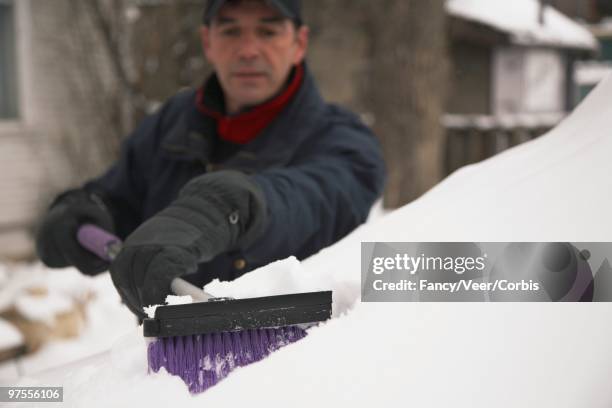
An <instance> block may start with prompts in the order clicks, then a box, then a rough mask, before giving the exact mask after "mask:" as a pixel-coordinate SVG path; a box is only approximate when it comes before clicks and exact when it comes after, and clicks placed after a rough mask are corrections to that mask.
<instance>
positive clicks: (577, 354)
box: [19, 78, 612, 408]
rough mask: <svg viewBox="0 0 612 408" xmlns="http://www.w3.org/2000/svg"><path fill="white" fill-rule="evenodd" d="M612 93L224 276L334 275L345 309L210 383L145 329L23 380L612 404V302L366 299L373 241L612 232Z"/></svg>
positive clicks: (137, 397)
mask: <svg viewBox="0 0 612 408" xmlns="http://www.w3.org/2000/svg"><path fill="white" fill-rule="evenodd" d="M610 100H612V78H608V79H607V80H605V81H604V82H603V83H601V84H600V86H599V87H598V88H597V89H596V90H594V91H593V92H592V93H591V94H590V95H589V97H588V98H587V99H586V100H585V102H584V103H583V104H582V105H581V106H580V107H579V108H578V109H577V110H576V111H575V112H574V113H573V114H572V115H570V117H569V118H568V119H566V120H565V121H564V122H563V123H562V124H561V125H560V126H559V127H558V128H556V129H554V130H553V131H551V132H550V133H548V134H547V135H545V136H543V137H541V138H539V139H536V140H534V141H532V142H529V143H527V144H524V145H520V146H518V147H516V148H514V149H512V150H509V151H507V152H505V153H503V154H501V155H499V156H497V157H494V158H492V159H489V160H487V161H485V162H482V163H480V164H477V165H472V166H469V167H466V168H463V169H461V170H459V171H458V172H456V173H455V174H453V175H452V176H451V177H449V178H448V179H446V180H445V181H443V182H442V183H440V184H439V185H438V186H436V187H435V188H434V189H433V190H431V191H430V192H429V193H428V194H426V195H425V196H423V197H422V198H421V199H419V200H418V201H416V202H414V203H412V204H410V205H408V206H406V207H404V208H402V209H400V210H398V211H394V212H392V213H390V214H389V215H387V216H385V217H383V218H382V219H380V220H378V221H376V222H373V223H371V224H367V225H365V226H364V227H362V228H360V229H359V230H357V231H355V232H354V233H353V234H351V235H350V236H349V237H347V238H345V239H344V240H342V241H341V242H339V243H337V244H336V245H334V246H333V247H330V248H328V249H326V250H324V251H322V252H321V253H319V254H317V255H315V256H313V257H311V258H310V259H308V260H306V261H304V262H302V263H300V262H298V261H297V260H296V259H293V258H291V259H288V260H285V261H281V262H277V263H274V264H271V265H269V266H268V267H266V268H262V269H260V270H258V271H255V272H252V273H249V274H246V275H245V276H244V277H242V278H240V279H239V280H237V281H235V282H232V283H219V282H215V283H213V284H211V285H209V286H208V287H207V288H206V289H207V290H208V291H209V292H211V293H212V294H214V295H216V296H235V297H250V296H260V295H267V294H278V293H292V292H304V291H310V290H318V289H332V290H333V291H334V310H335V313H334V315H335V316H334V318H333V319H332V320H330V321H329V322H327V323H325V324H323V325H320V326H319V327H316V328H313V329H311V330H310V333H309V336H308V337H307V338H305V339H303V340H302V341H299V342H297V343H295V344H292V345H289V346H287V347H285V348H283V349H281V350H279V351H278V352H275V353H273V354H272V355H271V356H270V357H268V358H266V359H265V360H263V361H261V362H260V363H257V364H253V365H251V366H248V367H244V368H240V369H237V370H235V371H234V372H233V373H232V374H231V375H230V376H229V377H228V378H227V379H225V380H224V381H222V382H221V383H220V384H219V385H217V386H216V387H214V388H212V389H210V390H209V391H207V392H205V393H203V394H201V395H198V396H195V397H192V396H190V395H189V393H188V391H187V388H186V386H185V385H184V384H183V383H182V382H181V381H180V380H179V379H178V378H176V377H172V376H169V375H167V374H166V373H163V372H162V373H158V374H155V375H147V368H146V356H145V353H146V345H145V342H144V341H143V340H142V337H141V335H140V334H139V333H129V334H128V335H126V336H125V337H124V338H123V340H121V341H119V342H117V343H116V344H115V346H114V347H113V348H112V349H111V350H109V351H107V352H105V353H104V354H101V355H99V356H94V357H92V358H90V359H89V360H85V361H83V362H81V363H79V364H75V365H73V366H69V367H64V368H62V369H59V370H55V371H52V372H48V373H46V374H45V375H38V376H35V377H33V378H29V379H23V380H22V381H20V382H19V385H50V384H55V385H63V386H64V387H65V388H64V398H65V403H64V405H62V406H67V407H68V406H75V407H76V406H87V407H98V406H99V407H106V406H119V407H132V406H147V407H165V406H170V405H171V406H181V407H191V406H193V407H202V406H232V407H234V406H269V407H280V406H283V407H284V406H289V405H290V406H292V407H313V406H367V405H375V406H397V405H406V406H415V407H448V406H453V407H470V408H474V407H491V406H495V407H518V406H521V407H523V406H524V407H536V406H537V407H555V408H561V407H577V406H580V407H590V408H598V407H602V408H603V407H610V406H612V392H611V391H610V378H612V348H611V347H610V344H612V325H610V315H611V313H612V305H610V304H606V303H602V304H596V303H593V304H575V303H573V304H553V303H544V304H540V303H537V304H536V303H518V304H513V303H491V304H484V303H465V304H464V303H362V302H360V301H359V298H360V246H361V242H362V241H425V242H430V241H476V242H481V241H502V242H505V241H568V242H576V241H611V240H612V217H611V216H610V211H609V209H610V208H612V178H611V177H610V174H612V160H610V152H612V104H610V103H609V101H610ZM126 313H127V312H126ZM49 406H50V405H49Z"/></svg>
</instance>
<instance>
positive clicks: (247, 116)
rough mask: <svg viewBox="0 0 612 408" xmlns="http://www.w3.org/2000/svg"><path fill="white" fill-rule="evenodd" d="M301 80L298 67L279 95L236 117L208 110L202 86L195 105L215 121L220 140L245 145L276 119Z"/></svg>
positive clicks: (298, 87)
mask: <svg viewBox="0 0 612 408" xmlns="http://www.w3.org/2000/svg"><path fill="white" fill-rule="evenodd" d="M303 78H304V67H303V66H302V65H298V66H297V67H296V70H295V75H293V79H292V80H291V82H290V83H289V85H288V86H287V87H286V88H285V90H284V91H283V92H282V93H281V94H280V95H278V96H276V97H274V98H273V99H272V100H270V101H268V102H266V103H264V104H261V105H259V106H256V107H254V108H253V109H250V110H248V111H246V112H244V113H240V114H238V115H234V116H227V115H224V114H222V113H220V112H217V111H215V110H212V109H210V108H208V107H207V106H206V105H205V101H204V97H205V95H204V86H202V87H201V88H200V89H199V90H198V93H197V97H196V105H197V107H198V110H199V111H200V112H202V113H203V114H205V115H207V116H210V117H212V118H213V119H215V120H216V121H217V133H218V134H219V136H220V137H221V138H222V139H224V140H226V141H228V142H232V143H237V144H246V143H249V142H250V141H252V140H253V139H255V138H256V137H257V135H259V134H260V133H261V131H262V130H264V129H265V128H266V127H267V126H268V125H269V124H270V123H271V122H272V121H273V120H274V119H276V117H277V116H278V114H279V113H280V112H281V111H282V110H283V108H284V107H285V106H286V105H287V104H288V103H289V102H290V101H291V99H292V98H293V97H294V96H295V94H296V93H297V91H298V90H299V89H300V86H301V84H302V79H303Z"/></svg>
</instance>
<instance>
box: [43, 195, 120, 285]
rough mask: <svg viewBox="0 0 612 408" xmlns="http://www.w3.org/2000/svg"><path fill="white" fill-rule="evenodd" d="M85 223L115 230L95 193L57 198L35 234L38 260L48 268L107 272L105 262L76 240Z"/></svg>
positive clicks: (110, 218) (91, 273)
mask: <svg viewBox="0 0 612 408" xmlns="http://www.w3.org/2000/svg"><path fill="white" fill-rule="evenodd" d="M85 223H91V224H95V225H97V226H99V227H100V228H103V229H104V230H106V231H109V232H113V231H114V227H113V219H112V216H111V215H110V213H109V212H108V211H107V209H106V207H105V205H104V204H103V203H102V200H101V199H100V198H99V197H98V196H96V195H95V194H93V193H89V192H87V191H85V190H80V189H79V190H70V191H67V192H65V193H63V194H61V195H60V196H58V197H57V198H56V199H55V201H54V202H53V204H51V206H50V208H49V211H48V212H47V214H46V215H45V217H44V218H43V220H42V223H41V225H40V227H39V230H38V232H37V234H36V252H37V253H38V256H39V258H40V259H41V261H42V262H43V263H44V264H45V265H47V266H48V267H50V268H65V267H68V266H75V267H76V268H78V269H79V270H80V271H81V272H82V273H84V274H86V275H96V274H98V273H100V272H103V271H105V270H107V269H108V262H106V261H104V260H102V259H100V258H98V257H97V256H96V255H94V254H92V253H91V252H89V251H88V250H86V249H84V248H83V247H82V246H81V245H80V244H79V243H78V241H77V238H76V234H77V230H78V229H79V227H80V226H81V225H82V224H85Z"/></svg>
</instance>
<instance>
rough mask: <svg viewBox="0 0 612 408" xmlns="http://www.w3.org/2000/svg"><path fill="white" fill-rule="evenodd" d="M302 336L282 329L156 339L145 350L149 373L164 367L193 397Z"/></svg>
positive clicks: (295, 330) (300, 332) (301, 332)
mask: <svg viewBox="0 0 612 408" xmlns="http://www.w3.org/2000/svg"><path fill="white" fill-rule="evenodd" d="M305 336H306V331H305V330H303V329H301V328H298V327H284V328H277V329H259V330H243V331H240V332H224V333H213V334H203V335H197V336H183V337H174V338H172V337H169V338H163V339H157V340H155V341H154V342H152V343H150V344H149V347H148V352H147V356H148V361H149V372H158V371H159V370H160V369H161V368H162V367H164V368H165V369H166V371H168V372H169V373H170V374H173V375H177V376H179V377H180V378H181V379H182V380H183V381H184V382H185V384H187V386H188V387H189V391H190V392H191V393H193V394H197V393H201V392H203V391H206V390H207V389H208V388H210V387H212V386H214V385H215V384H217V383H218V382H219V381H221V380H222V379H223V378H225V377H227V376H228V375H229V373H230V372H231V371H232V370H234V369H235V368H237V367H242V366H246V365H249V364H251V363H254V362H256V361H259V360H261V359H263V358H264V357H266V356H268V355H269V354H270V353H272V352H273V351H275V350H278V349H279V348H281V347H283V346H286V345H287V344H290V343H293V342H296V341H298V340H300V339H302V338H303V337H305Z"/></svg>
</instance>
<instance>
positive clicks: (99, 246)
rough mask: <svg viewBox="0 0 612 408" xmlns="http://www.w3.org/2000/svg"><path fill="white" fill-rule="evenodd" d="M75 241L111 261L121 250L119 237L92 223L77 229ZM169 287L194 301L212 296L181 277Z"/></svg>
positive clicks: (206, 299) (177, 293)
mask: <svg viewBox="0 0 612 408" xmlns="http://www.w3.org/2000/svg"><path fill="white" fill-rule="evenodd" d="M77 241H78V242H79V244H80V245H81V246H82V247H83V248H85V249H87V250H88V251H90V252H92V253H94V254H95V255H97V256H98V257H99V258H100V259H103V260H105V261H107V262H111V261H112V260H113V259H115V258H116V257H117V255H118V254H119V251H121V239H120V238H119V237H117V236H115V235H113V234H111V233H110V232H108V231H105V230H103V229H102V228H100V227H98V226H96V225H93V224H83V225H81V226H80V227H79V230H78V231H77ZM170 289H172V292H174V294H175V295H177V296H191V298H192V299H193V300H194V302H207V301H208V300H210V299H213V298H214V296H212V295H210V294H208V293H206V292H204V291H203V290H202V289H200V288H198V287H197V286H194V285H192V284H191V283H189V282H187V281H185V280H184V279H181V278H174V279H173V280H172V282H171V283H170Z"/></svg>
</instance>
